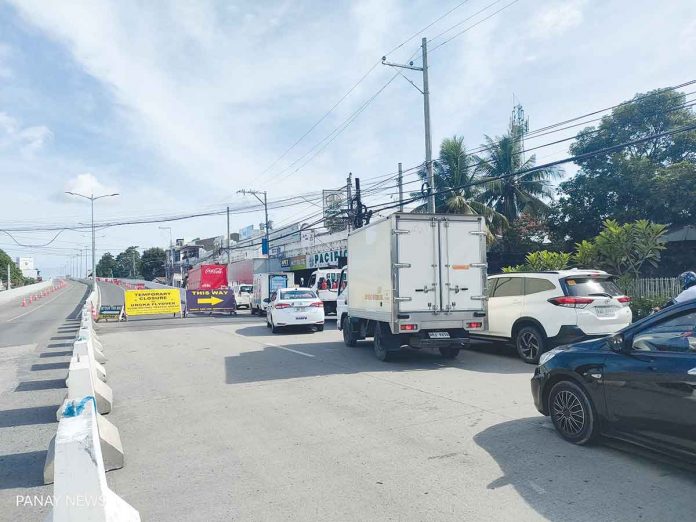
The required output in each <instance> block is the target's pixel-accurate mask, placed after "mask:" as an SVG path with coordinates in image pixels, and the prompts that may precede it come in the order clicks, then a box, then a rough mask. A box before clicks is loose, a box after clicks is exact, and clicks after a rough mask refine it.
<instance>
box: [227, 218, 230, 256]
mask: <svg viewBox="0 0 696 522" xmlns="http://www.w3.org/2000/svg"><path fill="white" fill-rule="evenodd" d="M227 264H228V265H229V264H230V207H227Z"/></svg>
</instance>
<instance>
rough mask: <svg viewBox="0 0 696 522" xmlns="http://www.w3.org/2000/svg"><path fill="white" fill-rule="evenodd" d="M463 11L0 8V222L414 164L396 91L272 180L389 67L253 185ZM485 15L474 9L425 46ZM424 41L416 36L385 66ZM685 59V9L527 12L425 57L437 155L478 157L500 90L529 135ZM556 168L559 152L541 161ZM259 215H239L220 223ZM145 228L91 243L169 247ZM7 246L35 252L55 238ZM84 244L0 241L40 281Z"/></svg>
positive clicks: (144, 205)
mask: <svg viewBox="0 0 696 522" xmlns="http://www.w3.org/2000/svg"><path fill="white" fill-rule="evenodd" d="M459 3H460V2H459V1H457V0H453V1H437V2H432V1H425V0H423V1H412V2H405V1H397V0H382V1H377V0H357V1H353V2H333V3H331V4H328V3H326V2H302V1H278V2H239V3H231V2H214V1H209V0H200V1H195V2H193V1H191V2H151V3H143V2H134V1H119V2H116V1H108V0H95V1H90V2H52V3H47V2H41V1H37V0H24V1H19V0H17V1H9V2H3V1H0V182H1V183H0V185H1V186H2V188H0V194H1V195H2V199H1V201H2V205H0V226H2V225H6V226H10V225H14V224H19V223H22V224H25V223H31V224H56V223H57V224H75V223H78V222H85V221H86V220H87V219H88V215H89V210H88V207H87V206H86V205H85V204H83V202H82V201H74V200H71V199H69V198H68V197H66V196H64V195H63V191H65V190H84V191H92V190H93V191H94V192H95V193H102V192H103V191H118V192H120V193H121V197H119V198H118V199H114V200H112V201H109V200H105V201H102V202H100V203H99V205H98V208H97V211H98V212H97V216H98V218H99V219H107V218H122V217H140V216H144V215H162V214H173V213H184V212H189V211H190V212H196V211H200V210H205V209H213V208H215V209H217V208H221V207H224V205H226V204H231V205H233V206H234V205H238V204H241V203H243V202H244V200H243V199H242V196H240V195H237V194H236V192H237V190H238V189H240V188H257V189H266V190H268V191H269V197H272V198H276V197H282V196H286V195H288V194H293V193H296V192H309V191H313V190H320V189H322V188H332V187H335V186H337V185H340V184H341V183H343V182H344V180H345V177H346V175H347V173H348V172H349V171H352V172H353V173H354V174H355V175H359V176H361V177H363V178H364V179H365V178H369V177H373V176H378V175H382V174H386V173H389V172H392V171H394V170H395V168H396V164H397V162H399V161H401V162H403V164H404V165H405V166H407V167H409V166H412V165H416V164H418V163H419V162H421V161H422V160H423V123H422V104H421V99H420V97H419V94H418V93H417V91H415V90H414V89H413V87H411V86H410V85H409V84H408V83H407V82H406V81H405V80H403V79H402V78H397V79H396V80H394V81H393V82H392V83H391V84H390V85H389V86H388V87H387V88H386V89H385V90H384V91H383V92H382V93H381V94H380V95H379V96H378V97H377V98H375V100H374V102H372V104H371V105H370V106H369V107H368V108H367V109H366V110H365V111H364V112H363V113H361V114H360V115H359V117H358V118H356V119H355V121H353V123H352V124H351V125H350V126H349V127H347V128H346V130H345V131H344V132H343V133H342V134H340V136H338V137H337V138H336V139H335V140H334V141H332V142H331V143H330V144H329V145H328V146H327V147H326V148H325V149H323V150H322V152H321V153H320V154H318V155H316V156H315V157H313V159H312V160H311V161H310V162H309V163H307V164H306V165H305V166H304V167H303V168H301V169H300V170H299V171H297V172H293V170H294V168H291V169H289V170H287V171H284V169H285V168H286V167H287V165H289V164H291V163H292V162H293V161H295V160H297V159H298V158H299V157H301V156H302V155H303V154H306V153H307V152H308V151H310V150H312V149H311V147H313V146H315V144H317V143H318V142H320V141H321V140H322V139H323V138H324V137H325V136H327V134H328V133H330V132H331V130H332V129H334V128H335V127H336V126H337V125H339V124H340V123H341V122H342V121H344V120H345V118H347V117H349V116H350V115H351V114H352V112H353V111H355V110H356V109H357V108H358V107H360V105H361V104H362V103H364V102H365V100H367V99H369V98H370V97H371V96H372V95H373V94H374V93H375V92H376V91H377V90H378V89H379V88H380V87H381V86H382V85H384V83H385V82H386V81H387V80H388V78H389V77H390V75H391V74H393V71H392V70H389V69H387V68H385V67H383V66H381V65H379V66H378V67H376V68H375V69H374V70H373V71H372V73H371V74H370V75H368V76H367V78H366V79H365V81H363V82H362V83H361V84H360V85H359V87H358V88H356V89H355V90H354V91H353V92H352V93H351V94H350V96H348V97H347V98H346V99H345V101H344V102H343V103H342V104H341V105H339V106H338V108H337V109H336V110H335V111H334V112H333V113H332V114H331V115H330V116H329V117H327V118H326V119H325V120H324V121H323V122H322V123H321V124H320V125H319V126H318V127H317V128H316V129H315V130H314V131H313V132H312V133H311V134H310V135H309V136H308V137H307V138H306V139H305V140H303V141H302V142H301V143H300V144H299V145H298V146H297V147H296V148H295V149H293V150H292V151H291V152H290V153H289V154H288V155H287V156H286V157H285V158H283V159H282V160H281V161H279V162H278V163H277V164H276V165H275V166H274V167H273V168H272V169H270V171H269V172H266V173H264V171H265V170H266V169H267V167H268V166H269V165H270V164H271V163H272V162H273V160H275V159H276V158H277V157H278V156H279V155H280V154H281V153H282V152H283V151H285V150H286V149H287V148H288V147H289V146H290V145H291V144H293V143H294V142H295V140H296V139H297V138H298V137H299V136H301V135H302V134H303V133H304V132H305V131H306V130H307V129H308V128H309V127H311V126H312V124H313V123H314V122H315V121H316V120H317V119H318V118H319V117H320V116H321V115H322V114H324V113H325V112H326V111H327V110H328V109H329V108H330V107H331V106H332V105H333V104H334V103H335V102H336V101H337V100H338V99H339V98H340V97H341V96H342V95H343V94H344V93H345V92H346V91H347V89H348V88H349V87H350V86H351V85H353V83H355V81H356V80H357V79H358V78H360V77H361V76H362V75H363V74H364V73H365V72H366V71H367V70H369V69H370V68H371V66H372V65H373V64H374V63H375V62H376V61H378V60H379V59H380V57H381V56H382V55H383V54H384V53H385V52H386V51H388V50H389V49H391V48H393V47H395V46H396V45H398V44H399V43H401V42H402V41H404V40H405V39H406V38H407V37H409V36H411V35H412V34H413V33H414V32H416V31H417V30H418V29H420V28H422V27H424V26H425V25H427V24H428V23H429V22H430V21H432V20H434V19H436V18H437V17H439V16H440V15H442V14H443V13H445V12H447V11H448V10H449V9H451V8H453V7H454V6H456V5H457V4H459ZM507 3H509V2H507V1H502V2H500V3H499V4H498V5H496V6H494V7H492V8H491V9H490V10H489V11H486V13H484V14H482V15H480V16H479V17H477V18H476V19H474V20H472V22H473V21H475V20H477V19H480V18H482V17H483V16H485V14H488V13H490V12H492V11H494V10H495V9H498V8H499V7H502V6H504V5H506V4H507ZM488 4H490V1H488V0H470V1H469V2H467V3H465V4H464V5H462V6H460V7H458V8H457V9H456V10H454V11H453V12H452V13H451V14H449V15H448V16H447V17H445V18H444V19H443V20H442V21H440V22H438V23H437V24H436V25H434V26H433V27H431V28H430V29H428V31H427V32H426V33H425V34H424V36H428V37H430V38H432V37H434V36H435V35H437V34H438V33H440V32H442V31H444V30H445V29H447V28H448V27H450V26H452V25H454V24H456V23H458V22H459V21H461V20H463V19H464V18H466V17H468V16H470V15H472V14H473V13H475V12H476V11H478V10H480V9H483V8H484V7H485V6H486V5H488ZM329 6H330V7H329ZM467 25H469V24H468V23H466V24H464V25H462V26H461V27H462V28H463V27H467ZM455 32H456V31H452V32H451V33H449V34H448V35H447V36H449V35H451V34H454V33H455ZM445 39H446V37H444V36H443V37H441V38H440V39H439V40H438V39H436V40H435V41H434V42H433V44H432V46H433V47H434V46H435V45H437V43H438V42H442V41H444V40H445ZM417 47H418V38H416V39H414V40H412V41H410V42H408V43H407V44H405V45H404V46H403V47H401V48H400V49H399V50H398V51H396V52H395V53H394V54H393V55H390V56H389V59H390V60H393V61H403V60H406V59H407V58H408V57H409V56H410V55H411V54H412V53H413V52H414V51H417ZM694 48H696V3H694V2H693V1H689V0H671V1H664V2H654V1H650V0H638V1H630V0H617V1H613V2H604V1H600V0H564V1H561V0H536V1H534V0H520V1H519V2H517V3H516V4H514V5H512V6H510V7H509V8H508V9H506V10H504V11H502V12H501V13H499V14H498V15H496V16H494V17H493V18H491V19H490V20H488V21H485V22H483V23H482V24H481V25H479V26H478V27H476V28H474V29H472V30H471V31H468V32H467V33H466V34H464V35H462V36H460V37H458V38H456V39H454V40H452V41H451V42H449V43H447V44H446V45H443V46H442V47H441V48H439V49H437V50H435V51H434V52H433V53H432V55H431V57H430V62H431V63H430V65H431V70H430V72H431V93H432V121H433V134H434V140H433V141H434V143H435V146H436V147H437V144H438V143H439V141H440V140H441V139H442V138H443V137H445V136H449V135H452V134H455V133H456V134H459V135H463V136H464V137H465V142H466V143H467V145H468V146H469V147H470V148H474V147H476V146H477V145H479V144H480V143H481V142H482V141H483V135H484V134H490V135H495V134H500V133H502V132H504V130H505V127H506V124H507V121H508V118H509V114H510V111H511V109H512V97H513V94H514V95H515V96H516V97H517V99H519V100H520V101H521V102H522V103H523V105H524V107H525V110H526V113H527V115H528V116H529V119H530V128H532V129H534V128H538V127H541V126H544V125H548V124H551V123H554V122H557V121H560V120H564V119H566V118H568V117H572V116H576V115H579V114H583V113H585V112H589V111H591V110H595V109H598V108H602V107H605V106H609V105H613V104H615V103H618V102H620V101H622V100H625V99H628V98H630V97H632V96H633V95H634V94H635V93H637V92H645V91H647V90H650V89H654V88H657V87H664V86H668V85H674V84H678V83H681V82H685V81H688V80H691V79H694V78H693V76H694V74H696V73H694V72H693V71H694V70H696V69H695V68H694V65H695V63H694V62H695V61H696V58H695V57H694V56H695V55H694V52H693V49H694ZM409 76H410V77H411V78H412V79H413V80H414V81H416V82H417V83H418V77H417V75H414V74H410V75H409ZM554 137H555V136H554ZM557 137H564V136H557ZM536 144H538V143H535V145H536ZM566 154H567V147H566V145H557V146H553V147H549V148H548V149H541V150H540V151H539V153H538V158H539V161H543V162H546V161H551V160H554V159H558V158H561V157H564V156H565V155H566ZM310 155H311V153H310ZM307 157H310V156H307ZM303 162H304V160H303V161H301V162H300V163H299V164H302V163H303ZM570 173H572V168H571V169H569V174H570ZM314 210H316V208H315V207H313V206H312V205H310V204H307V205H303V206H299V207H295V208H292V209H283V210H278V211H275V212H273V213H272V216H271V217H272V219H274V220H275V221H276V222H278V223H280V222H287V221H290V220H291V219H293V218H298V217H302V216H304V215H308V214H311V213H312V212H313V211H314ZM261 219H262V214H261V213H257V214H253V215H240V216H234V219H233V224H232V229H233V230H236V229H238V228H240V227H242V226H244V225H246V224H249V223H258V222H259V221H260V220H261ZM172 226H173V230H174V236H175V237H185V238H187V239H190V238H193V237H197V236H200V237H206V236H211V235H217V234H223V233H224V227H225V222H224V217H214V218H204V219H197V220H190V221H185V222H176V223H175V224H173V225H172ZM157 227H158V225H156V224H152V225H140V226H131V227H121V228H110V229H106V230H104V231H101V232H100V233H99V238H98V248H99V249H100V251H102V250H104V249H110V250H112V251H113V252H114V253H117V252H118V251H119V250H120V249H122V248H125V247H126V246H128V245H130V244H135V245H139V246H141V247H149V246H166V245H167V243H168V240H169V236H168V232H165V231H162V230H159V229H158V228H157ZM18 236H20V237H19V239H20V241H21V242H25V243H28V244H35V245H38V244H41V243H45V242H46V241H48V240H50V239H51V238H52V236H53V234H46V233H42V234H37V233H31V234H30V233H21V234H18ZM87 241H88V238H87V237H86V236H85V235H84V234H80V233H77V232H72V231H68V232H65V233H63V234H62V235H61V236H60V237H59V238H58V239H57V240H56V241H55V242H54V243H52V245H51V247H52V250H47V249H45V248H43V249H42V248H38V247H37V248H20V247H17V246H13V243H12V241H11V240H10V239H9V238H8V237H6V236H3V237H0V248H3V249H5V250H6V251H8V253H10V255H12V256H13V257H14V256H16V255H34V257H35V258H36V259H37V264H38V265H39V267H40V268H42V269H43V270H44V273H45V274H47V275H48V274H51V273H58V272H59V271H60V270H61V268H62V267H63V266H64V264H65V262H66V258H65V254H66V253H70V252H71V251H74V249H77V248H81V247H83V246H87Z"/></svg>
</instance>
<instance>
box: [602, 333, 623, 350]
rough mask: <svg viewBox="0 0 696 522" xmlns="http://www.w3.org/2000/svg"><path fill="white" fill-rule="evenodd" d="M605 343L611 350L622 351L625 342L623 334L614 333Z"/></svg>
mask: <svg viewBox="0 0 696 522" xmlns="http://www.w3.org/2000/svg"><path fill="white" fill-rule="evenodd" d="M607 344H608V345H609V348H610V349H611V351H613V352H624V351H626V350H625V346H626V342H625V341H624V336H623V335H621V334H614V335H612V336H611V337H609V339H607Z"/></svg>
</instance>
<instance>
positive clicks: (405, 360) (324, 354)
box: [225, 324, 533, 384]
mask: <svg viewBox="0 0 696 522" xmlns="http://www.w3.org/2000/svg"><path fill="white" fill-rule="evenodd" d="M236 333H237V334H239V335H241V336H244V337H248V338H250V339H255V340H256V342H261V343H264V344H266V346H264V347H262V349H259V350H253V351H248V352H242V353H240V354H238V355H232V356H228V357H225V376H226V382H227V384H238V383H249V382H259V381H269V380H277V379H294V378H300V377H313V376H320V375H336V374H353V373H360V372H394V371H397V372H398V371H426V370H427V371H438V370H441V369H443V368H462V369H466V370H467V371H473V372H482V373H496V374H501V373H527V374H530V375H531V373H532V371H533V367H531V366H529V365H527V364H524V363H523V362H522V361H520V360H519V359H517V358H512V357H498V356H496V355H490V354H487V353H476V352H469V351H468V350H462V352H461V353H460V355H459V357H458V358H457V359H455V360H449V359H445V358H443V357H442V356H441V355H440V354H439V353H438V352H437V351H435V350H415V349H410V348H402V349H401V350H400V351H399V352H396V353H394V354H392V357H391V359H390V360H389V362H382V361H379V360H377V359H376V358H375V355H374V351H373V347H372V341H371V340H367V341H360V342H358V346H356V347H355V348H349V347H347V346H345V345H344V344H343V341H323V342H322V337H323V335H324V332H311V333H310V332H309V331H308V330H307V329H306V328H297V327H292V328H288V329H287V330H281V333H279V334H275V335H274V334H271V333H270V330H269V329H268V328H267V327H266V326H265V325H264V324H260V325H254V326H248V327H245V328H240V329H238V330H237V331H236ZM298 337H299V338H298ZM295 338H298V339H297V341H295ZM293 341H295V342H293ZM298 341H304V342H298ZM273 345H278V346H273Z"/></svg>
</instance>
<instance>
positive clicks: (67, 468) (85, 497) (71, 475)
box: [46, 401, 140, 522]
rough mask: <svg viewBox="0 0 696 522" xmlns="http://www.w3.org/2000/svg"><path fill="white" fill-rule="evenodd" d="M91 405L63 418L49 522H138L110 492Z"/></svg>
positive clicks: (135, 516) (138, 519)
mask: <svg viewBox="0 0 696 522" xmlns="http://www.w3.org/2000/svg"><path fill="white" fill-rule="evenodd" d="M99 423H100V421H99V420H98V417H97V415H96V413H95V412H94V409H93V405H92V401H89V402H88V403H87V404H85V408H84V410H83V411H82V413H80V414H79V415H77V416H76V417H63V418H62V419H61V421H60V423H59V424H58V433H57V435H56V443H55V485H54V487H53V493H54V497H55V504H54V506H53V510H52V512H51V513H50V514H49V515H48V517H47V518H46V520H47V521H50V522H82V521H94V522H107V521H108V522H140V514H139V513H138V511H137V510H136V509H135V508H133V507H132V506H131V505H130V504H128V503H127V502H126V501H125V500H123V499H122V498H120V497H119V496H118V495H116V494H115V493H114V492H113V491H111V490H110V489H109V487H108V485H107V483H106V474H105V468H104V460H103V454H102V445H101V444H97V441H98V440H99V426H98V425H99Z"/></svg>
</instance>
